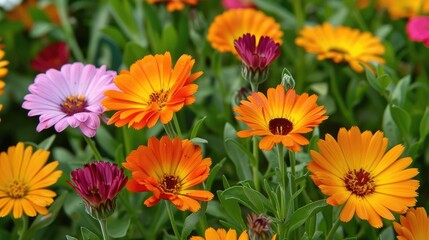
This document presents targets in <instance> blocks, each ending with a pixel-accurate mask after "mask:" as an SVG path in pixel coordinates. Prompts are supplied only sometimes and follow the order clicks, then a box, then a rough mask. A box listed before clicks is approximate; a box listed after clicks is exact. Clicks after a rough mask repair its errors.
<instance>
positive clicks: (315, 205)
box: [286, 199, 328, 233]
mask: <svg viewBox="0 0 429 240" xmlns="http://www.w3.org/2000/svg"><path fill="white" fill-rule="evenodd" d="M327 206H328V204H327V203H326V199H321V200H318V201H315V202H312V203H309V204H307V205H305V206H304V207H301V208H299V209H297V210H296V211H295V212H294V213H293V214H292V216H291V217H290V219H289V220H287V222H286V228H287V232H288V233H290V232H292V231H293V230H295V229H297V228H298V227H300V226H302V225H303V224H304V223H305V222H306V221H307V219H308V218H309V217H311V216H312V215H313V214H315V213H317V212H319V211H321V210H322V209H323V208H325V207H327Z"/></svg>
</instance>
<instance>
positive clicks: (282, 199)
mask: <svg viewBox="0 0 429 240" xmlns="http://www.w3.org/2000/svg"><path fill="white" fill-rule="evenodd" d="M276 147H277V158H278V162H279V175H280V176H277V178H278V179H280V209H279V210H280V211H279V210H277V215H278V218H280V220H281V221H280V222H279V224H278V233H279V239H284V238H285V231H284V230H285V227H284V223H285V221H286V212H287V211H286V172H285V169H286V166H285V165H286V164H285V161H284V158H283V145H282V144H281V143H278V144H277V146H276Z"/></svg>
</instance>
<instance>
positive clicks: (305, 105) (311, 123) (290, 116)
mask: <svg viewBox="0 0 429 240" xmlns="http://www.w3.org/2000/svg"><path fill="white" fill-rule="evenodd" d="M267 96H268V97H266V96H265V95H264V94H263V93H261V92H258V93H255V92H254V93H252V95H251V96H249V97H248V98H247V99H248V101H246V100H242V101H241V105H240V106H238V107H234V111H235V112H236V113H237V114H239V116H237V117H236V119H237V120H239V121H242V122H244V123H246V124H247V126H249V127H250V129H249V130H243V131H239V132H238V133H237V135H238V136H239V137H242V138H246V137H250V136H263V137H264V138H262V140H261V141H260V142H259V148H260V149H262V150H270V149H272V148H273V147H274V144H276V143H282V144H283V145H284V146H285V147H287V148H288V149H289V150H292V151H300V150H301V146H302V145H307V144H308V143H309V141H308V140H307V139H306V138H305V137H303V136H302V134H304V133H308V132H310V131H311V130H312V128H313V127H317V126H318V125H319V124H320V123H321V122H322V121H323V120H325V119H327V118H328V117H327V116H323V114H324V113H325V112H326V110H324V109H323V106H318V105H317V104H316V101H317V96H316V95H311V96H308V94H307V93H304V94H302V95H298V94H296V93H295V89H289V90H288V91H287V92H285V89H284V87H283V86H282V85H278V86H277V88H270V89H268V92H267Z"/></svg>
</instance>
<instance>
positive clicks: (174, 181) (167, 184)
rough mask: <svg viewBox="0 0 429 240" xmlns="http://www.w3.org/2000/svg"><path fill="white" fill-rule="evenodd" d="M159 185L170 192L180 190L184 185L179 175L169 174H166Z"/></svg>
mask: <svg viewBox="0 0 429 240" xmlns="http://www.w3.org/2000/svg"><path fill="white" fill-rule="evenodd" d="M159 185H161V188H162V189H163V190H164V192H169V193H175V192H179V191H180V189H181V187H182V184H180V179H179V177H177V176H173V175H167V174H165V175H164V177H163V178H162V179H161V181H160V182H159Z"/></svg>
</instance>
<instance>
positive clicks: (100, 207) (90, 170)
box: [67, 162, 128, 220]
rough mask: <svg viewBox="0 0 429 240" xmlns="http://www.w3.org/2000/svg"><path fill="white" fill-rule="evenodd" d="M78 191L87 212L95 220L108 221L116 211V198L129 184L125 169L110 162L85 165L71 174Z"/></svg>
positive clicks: (74, 186) (75, 188)
mask: <svg viewBox="0 0 429 240" xmlns="http://www.w3.org/2000/svg"><path fill="white" fill-rule="evenodd" d="M71 179H72V181H73V183H74V184H75V185H73V184H72V183H71V182H69V181H67V183H68V184H69V185H70V186H71V187H73V188H74V190H76V192H77V193H78V194H79V196H80V197H81V198H82V199H83V202H84V203H85V209H86V212H87V213H88V214H89V215H91V216H92V217H93V218H95V219H98V220H99V219H106V218H108V217H109V216H110V215H112V213H113V212H114V211H115V208H116V196H117V195H118V194H119V192H120V191H121V190H122V188H123V187H124V186H125V184H126V183H127V180H128V179H127V177H126V176H125V175H124V169H118V166H117V165H116V164H112V163H109V162H93V163H90V164H85V165H84V166H83V168H78V169H76V170H74V171H72V172H71Z"/></svg>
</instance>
